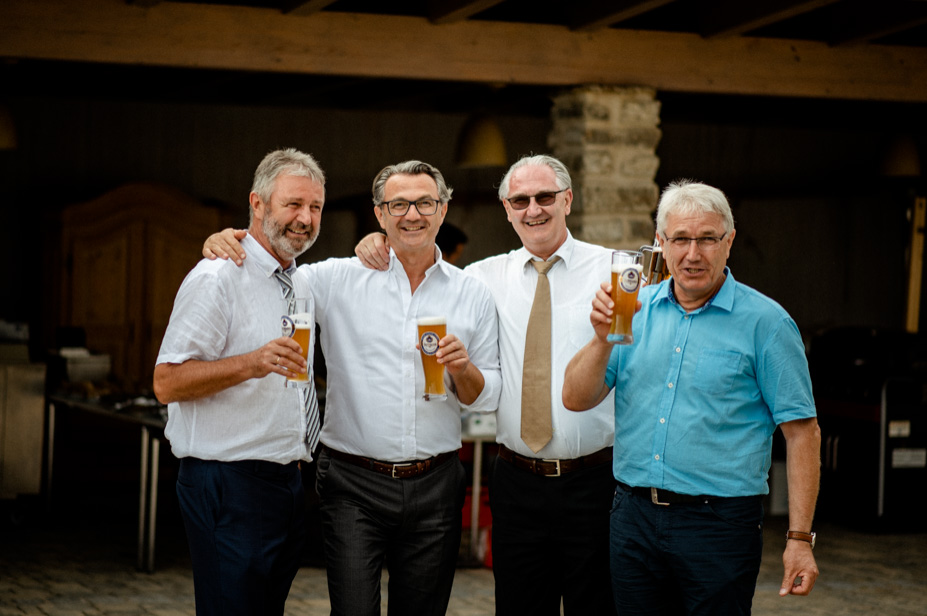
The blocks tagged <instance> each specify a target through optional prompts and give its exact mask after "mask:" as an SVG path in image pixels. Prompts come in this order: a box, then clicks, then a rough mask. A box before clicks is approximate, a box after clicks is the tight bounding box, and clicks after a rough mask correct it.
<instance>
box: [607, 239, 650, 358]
mask: <svg viewBox="0 0 927 616" xmlns="http://www.w3.org/2000/svg"><path fill="white" fill-rule="evenodd" d="M642 258H643V255H641V253H639V252H635V251H631V250H616V251H615V252H613V253H612V301H613V302H615V307H614V308H613V309H612V325H611V329H609V332H608V338H607V339H608V341H609V342H614V343H615V344H633V343H634V334H633V333H632V330H631V321H632V320H633V318H634V313H635V312H636V311H637V292H638V291H639V290H640V287H641V272H642V271H643V270H644V266H643V265H642V264H641V260H642Z"/></svg>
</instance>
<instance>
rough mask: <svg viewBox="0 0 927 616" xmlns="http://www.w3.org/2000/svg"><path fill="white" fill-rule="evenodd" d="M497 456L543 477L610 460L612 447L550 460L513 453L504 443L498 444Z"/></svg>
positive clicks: (556, 475)
mask: <svg viewBox="0 0 927 616" xmlns="http://www.w3.org/2000/svg"><path fill="white" fill-rule="evenodd" d="M499 457H500V458H502V459H503V460H505V461H506V462H510V463H512V464H513V465H515V468H519V469H521V470H523V471H528V472H529V473H534V474H535V475H542V476H544V477H559V476H560V475H565V474H567V473H572V472H573V471H578V470H582V469H584V468H591V467H593V466H598V465H600V464H605V463H606V462H611V461H612V448H611V447H606V448H605V449H600V450H599V451H596V452H594V453H590V454H589V455H588V456H582V457H581V458H572V459H568V460H566V459H563V460H556V459H553V460H551V459H542V458H529V457H527V456H523V455H521V454H518V453H515V452H514V451H512V450H511V449H509V448H508V447H506V446H505V445H499Z"/></svg>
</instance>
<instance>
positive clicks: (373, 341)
mask: <svg viewBox="0 0 927 616" xmlns="http://www.w3.org/2000/svg"><path fill="white" fill-rule="evenodd" d="M450 198H451V189H450V187H448V186H447V184H446V183H445V181H444V177H443V176H442V174H441V172H440V171H438V169H436V168H435V167H433V166H431V165H429V164H427V163H423V162H419V161H406V162H404V163H399V164H397V165H390V166H388V167H385V168H384V169H383V170H382V171H380V173H379V174H377V176H376V178H375V179H374V182H373V202H374V213H375V214H376V217H377V220H378V221H379V223H380V226H381V227H382V228H383V230H384V231H385V232H386V235H387V237H388V238H389V242H390V246H391V250H390V253H389V256H388V263H387V268H386V270H385V271H378V270H374V269H369V268H365V267H363V266H361V265H360V263H358V261H357V259H354V258H352V259H328V260H326V261H322V262H318V263H312V264H309V265H302V266H300V267H299V270H298V271H299V273H300V274H302V275H303V276H304V277H305V278H306V279H307V280H308V283H309V288H310V289H311V292H312V296H313V298H314V300H315V307H316V319H317V322H318V323H319V325H320V326H321V343H322V350H323V352H324V354H325V362H326V366H327V368H328V387H327V395H326V398H325V400H326V406H325V420H324V423H323V427H322V433H321V444H322V447H321V451H320V453H319V465H318V473H317V489H318V492H319V496H320V499H321V516H322V529H323V542H324V546H325V558H326V568H327V573H328V589H329V598H330V600H331V606H332V614H335V615H363V616H368V615H372V614H379V613H380V578H381V573H382V569H383V565H384V564H387V565H388V569H389V593H388V594H389V611H390V613H391V614H415V615H421V614H424V615H429V614H434V615H439V614H444V613H445V612H446V610H447V605H448V601H449V599H450V592H451V585H452V582H453V579H454V571H455V567H456V563H457V556H458V552H459V549H460V534H461V509H462V506H463V499H464V494H465V490H466V483H467V482H466V475H465V472H464V469H463V466H462V465H461V463H460V460H459V459H458V457H457V450H458V449H459V448H460V445H461V439H460V437H461V424H460V413H461V410H462V409H463V410H467V411H492V410H494V409H495V408H496V406H497V405H498V400H499V393H500V390H501V374H500V369H499V351H498V325H497V319H496V309H495V306H494V304H493V301H492V296H491V295H490V293H489V290H488V289H487V288H486V287H485V285H483V284H482V283H481V282H479V281H478V280H476V279H474V278H472V277H469V276H466V275H464V274H463V272H461V270H459V269H458V268H456V267H454V266H452V265H449V264H447V263H445V262H444V261H443V260H442V259H441V258H440V251H439V250H438V249H437V247H436V245H435V236H436V235H437V233H438V228H439V227H440V226H441V223H442V221H443V220H444V216H445V214H446V213H447V204H448V201H449V200H450ZM235 237H236V236H235V232H234V231H233V230H231V229H227V230H225V231H223V232H222V233H221V234H216V235H213V236H211V237H210V238H209V239H208V240H207V242H206V245H205V247H204V255H205V256H207V257H211V256H216V255H219V256H223V257H224V256H226V255H229V254H233V255H236V260H237V261H239V262H240V260H241V258H243V255H242V254H241V247H240V245H239V244H238V242H237V241H236V239H235ZM430 316H444V317H446V320H447V329H448V332H453V333H448V335H447V336H445V337H444V338H442V339H441V340H440V341H439V349H438V351H437V357H438V362H439V363H441V364H443V365H444V367H445V370H446V377H445V382H446V384H447V390H448V396H447V399H446V400H443V401H442V400H435V399H434V398H433V397H432V399H431V400H430V401H426V400H424V399H423V396H422V391H423V375H422V366H421V359H420V354H419V351H418V350H417V349H416V345H417V342H418V333H417V319H419V318H422V317H430Z"/></svg>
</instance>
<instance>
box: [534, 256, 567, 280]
mask: <svg viewBox="0 0 927 616" xmlns="http://www.w3.org/2000/svg"><path fill="white" fill-rule="evenodd" d="M559 260H560V257H554V258H553V259H551V260H550V261H535V260H534V259H532V260H531V265H533V266H534V269H536V270H537V271H538V275H540V276H546V275H547V272H549V271H550V268H552V267H553V266H554V263H556V262H557V261H559Z"/></svg>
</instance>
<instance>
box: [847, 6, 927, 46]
mask: <svg viewBox="0 0 927 616" xmlns="http://www.w3.org/2000/svg"><path fill="white" fill-rule="evenodd" d="M852 6H853V10H852V12H851V13H850V14H849V15H847V16H846V19H845V20H843V23H842V24H840V25H838V26H835V28H834V32H833V34H832V35H831V38H830V44H831V45H858V44H861V43H868V42H870V41H875V40H878V39H880V38H882V37H885V36H889V35H891V34H897V33H899V32H904V31H905V30H910V29H911V28H916V27H918V26H922V25H924V24H925V23H927V2H905V3H898V2H896V3H893V4H890V5H888V6H885V5H876V6H875V7H873V6H872V5H869V4H863V3H854V4H853V5H852ZM874 8H875V9H876V10H873V9H874Z"/></svg>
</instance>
